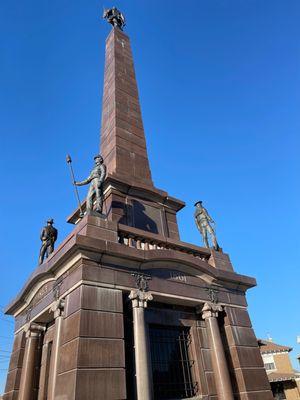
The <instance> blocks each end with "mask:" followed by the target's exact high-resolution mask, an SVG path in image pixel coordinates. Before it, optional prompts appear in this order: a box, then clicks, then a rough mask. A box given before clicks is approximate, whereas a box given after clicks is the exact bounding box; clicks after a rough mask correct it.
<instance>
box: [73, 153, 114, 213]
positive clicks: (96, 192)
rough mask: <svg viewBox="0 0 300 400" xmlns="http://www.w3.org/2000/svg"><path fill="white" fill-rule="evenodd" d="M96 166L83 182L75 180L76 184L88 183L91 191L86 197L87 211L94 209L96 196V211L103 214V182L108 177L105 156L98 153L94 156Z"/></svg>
mask: <svg viewBox="0 0 300 400" xmlns="http://www.w3.org/2000/svg"><path fill="white" fill-rule="evenodd" d="M94 160H95V166H94V168H93V169H92V172H91V173H90V176H89V177H88V178H87V179H85V180H84V181H81V182H76V181H75V182H74V184H75V185H76V186H83V185H88V184H89V183H90V187H89V191H88V194H87V198H86V211H87V213H89V212H91V211H93V199H94V197H96V207H95V211H97V212H98V213H100V214H102V208H103V182H104V179H105V177H106V166H105V165H104V164H103V158H102V157H101V156H100V155H99V154H98V155H96V156H95V157H94Z"/></svg>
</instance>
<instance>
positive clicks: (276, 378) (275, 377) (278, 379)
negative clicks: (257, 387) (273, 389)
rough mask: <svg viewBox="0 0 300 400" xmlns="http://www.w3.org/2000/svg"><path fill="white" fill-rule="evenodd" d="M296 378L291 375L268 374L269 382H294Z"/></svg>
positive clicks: (280, 373)
mask: <svg viewBox="0 0 300 400" xmlns="http://www.w3.org/2000/svg"><path fill="white" fill-rule="evenodd" d="M295 378H297V376H296V375H295V374H293V373H290V374H287V373H282V372H270V373H269V374H268V379H269V382H283V381H294V380H295Z"/></svg>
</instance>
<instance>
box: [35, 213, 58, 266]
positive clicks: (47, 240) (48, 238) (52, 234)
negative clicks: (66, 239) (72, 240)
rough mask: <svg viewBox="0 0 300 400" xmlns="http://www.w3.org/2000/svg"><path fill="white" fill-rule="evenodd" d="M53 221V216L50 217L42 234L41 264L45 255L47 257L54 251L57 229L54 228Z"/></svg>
mask: <svg viewBox="0 0 300 400" xmlns="http://www.w3.org/2000/svg"><path fill="white" fill-rule="evenodd" d="M53 223H54V221H53V219H52V218H50V219H48V221H47V225H46V226H44V228H43V229H42V232H41V236H40V238H41V241H42V246H41V250H40V256H39V265H41V264H43V262H44V258H45V257H46V258H47V257H48V256H49V255H50V254H51V253H53V250H54V243H55V242H56V239H57V229H56V228H54V226H53Z"/></svg>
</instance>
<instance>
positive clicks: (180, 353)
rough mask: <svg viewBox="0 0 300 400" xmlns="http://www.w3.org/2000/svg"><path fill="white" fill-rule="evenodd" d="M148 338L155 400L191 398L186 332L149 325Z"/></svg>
mask: <svg viewBox="0 0 300 400" xmlns="http://www.w3.org/2000/svg"><path fill="white" fill-rule="evenodd" d="M149 335H150V348H151V362H152V375H153V388H154V398H155V400H161V399H174V398H175V399H181V398H186V397H191V396H194V395H195V392H196V387H197V383H196V382H193V380H192V374H191V367H192V365H193V361H192V360H190V359H189V346H190V343H191V338H190V334H189V329H186V328H182V327H163V326H158V325H150V328H149Z"/></svg>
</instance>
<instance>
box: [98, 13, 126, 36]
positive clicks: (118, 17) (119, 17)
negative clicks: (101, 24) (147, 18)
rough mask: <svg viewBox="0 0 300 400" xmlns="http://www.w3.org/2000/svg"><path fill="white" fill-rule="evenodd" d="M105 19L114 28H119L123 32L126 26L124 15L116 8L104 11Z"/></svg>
mask: <svg viewBox="0 0 300 400" xmlns="http://www.w3.org/2000/svg"><path fill="white" fill-rule="evenodd" d="M103 18H104V19H106V20H107V22H108V23H109V24H111V25H112V26H113V27H114V28H119V29H121V31H122V30H123V28H124V26H125V25H126V24H125V17H124V15H123V14H122V13H121V12H120V11H119V10H118V9H117V8H116V7H113V8H110V9H107V10H104V13H103Z"/></svg>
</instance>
